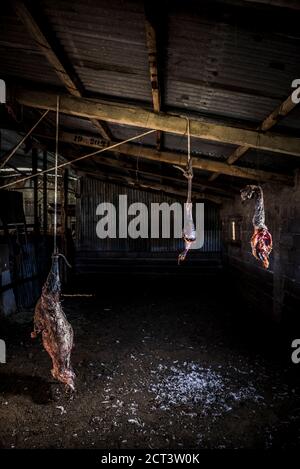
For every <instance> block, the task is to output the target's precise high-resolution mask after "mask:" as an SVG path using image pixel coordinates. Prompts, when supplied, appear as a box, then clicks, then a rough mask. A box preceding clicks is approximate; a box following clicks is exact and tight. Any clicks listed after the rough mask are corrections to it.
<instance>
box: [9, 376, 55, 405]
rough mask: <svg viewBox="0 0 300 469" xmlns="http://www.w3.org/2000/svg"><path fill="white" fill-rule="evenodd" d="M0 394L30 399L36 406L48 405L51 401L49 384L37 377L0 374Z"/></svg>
mask: <svg viewBox="0 0 300 469" xmlns="http://www.w3.org/2000/svg"><path fill="white" fill-rule="evenodd" d="M0 393H2V394H3V395H4V396H5V395H23V396H28V397H30V398H31V400H32V402H34V403H35V404H38V405H46V404H49V402H51V401H52V400H53V395H52V389H51V383H50V382H47V381H45V380H44V379H42V378H40V377H38V376H28V375H21V374H16V373H12V374H11V373H10V374H8V373H1V374H0Z"/></svg>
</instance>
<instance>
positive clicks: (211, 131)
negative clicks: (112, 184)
mask: <svg viewBox="0 0 300 469" xmlns="http://www.w3.org/2000/svg"><path fill="white" fill-rule="evenodd" d="M15 96H16V99H17V101H18V102H19V103H20V104H23V105H25V106H29V107H35V108H39V109H50V110H52V111H54V110H55V109H56V94H55V93H51V92H39V91H30V90H26V89H21V90H17V91H16V95H15ZM60 111H61V112H62V113H64V114H68V115H72V116H78V117H83V118H89V119H97V120H99V119H100V120H104V121H107V122H115V123H117V124H125V125H129V126H135V127H141V128H146V129H153V130H162V131H164V132H170V133H174V134H177V135H185V134H186V126H187V120H186V118H185V117H182V116H177V115H173V114H167V113H160V114H156V113H154V112H152V111H148V110H146V109H143V108H140V107H131V106H125V105H121V104H117V103H108V102H106V101H100V100H95V99H86V98H77V97H73V96H67V95H63V96H61V97H60ZM190 135H191V137H194V138H200V139H204V140H208V141H213V142H223V143H228V144H233V145H234V144H235V145H243V146H249V147H251V148H257V149H261V150H266V151H271V152H274V153H280V154H285V155H295V156H300V139H299V138H295V137H289V136H285V135H278V134H270V133H267V134H262V133H260V132H258V131H255V130H247V129H243V128H238V127H231V126H227V125H221V124H213V123H211V122H205V121H203V120H202V121H200V120H196V119H190ZM228 166H229V165H228Z"/></svg>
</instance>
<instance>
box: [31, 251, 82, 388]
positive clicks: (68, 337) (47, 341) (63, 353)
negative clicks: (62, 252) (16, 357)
mask: <svg viewBox="0 0 300 469" xmlns="http://www.w3.org/2000/svg"><path fill="white" fill-rule="evenodd" d="M58 258H59V254H56V255H54V256H53V261H52V267H51V270H50V273H49V275H48V278H47V280H46V282H45V284H44V286H43V289H42V295H41V297H40V299H39V300H38V302H37V305H36V308H35V314H34V331H33V332H32V333H31V337H32V338H35V337H36V336H37V335H38V334H40V333H41V334H42V340H43V345H44V348H45V350H46V351H47V352H48V354H49V355H50V357H51V359H52V366H53V368H52V370H51V373H52V376H53V377H54V378H55V379H57V380H58V381H61V382H62V383H64V384H65V385H66V386H67V388H70V389H71V390H74V379H75V374H74V372H73V369H72V366H71V351H72V348H73V329H72V326H71V324H70V323H69V322H68V320H67V318H66V316H65V313H64V311H63V308H62V305H61V302H60V292H61V283H60V278H59V265H58Z"/></svg>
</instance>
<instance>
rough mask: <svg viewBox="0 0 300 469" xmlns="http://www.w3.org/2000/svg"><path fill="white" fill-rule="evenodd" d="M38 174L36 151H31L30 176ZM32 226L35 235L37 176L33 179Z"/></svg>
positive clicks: (35, 149) (37, 219) (37, 220)
mask: <svg viewBox="0 0 300 469" xmlns="http://www.w3.org/2000/svg"><path fill="white" fill-rule="evenodd" d="M37 172H38V150H37V148H33V149H32V175H35V174H37ZM33 225H34V233H35V235H37V234H38V232H39V215H38V176H36V177H34V178H33Z"/></svg>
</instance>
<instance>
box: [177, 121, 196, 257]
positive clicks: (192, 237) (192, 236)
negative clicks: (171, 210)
mask: <svg viewBox="0 0 300 469" xmlns="http://www.w3.org/2000/svg"><path fill="white" fill-rule="evenodd" d="M187 122H188V124H187V125H188V127H187V130H188V162H187V166H186V169H185V170H183V169H182V168H180V167H179V166H176V168H178V169H180V171H182V172H183V175H184V176H185V177H186V178H187V180H188V191H187V200H186V203H185V204H184V226H183V233H182V238H183V240H184V251H182V252H181V253H180V254H179V255H178V264H180V262H181V261H184V260H185V258H186V255H187V253H188V251H189V249H190V248H191V246H192V244H193V243H194V242H195V241H196V236H197V233H196V229H195V225H194V221H193V213H192V212H193V204H192V180H193V166H192V158H191V140H190V121H189V119H187Z"/></svg>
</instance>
